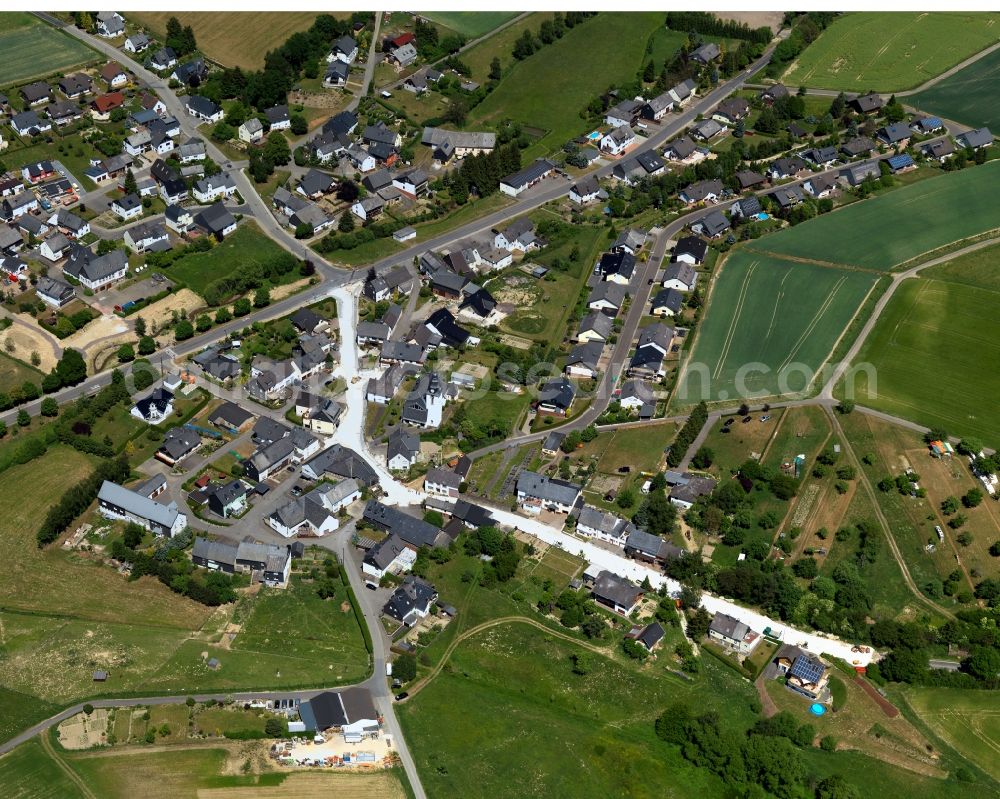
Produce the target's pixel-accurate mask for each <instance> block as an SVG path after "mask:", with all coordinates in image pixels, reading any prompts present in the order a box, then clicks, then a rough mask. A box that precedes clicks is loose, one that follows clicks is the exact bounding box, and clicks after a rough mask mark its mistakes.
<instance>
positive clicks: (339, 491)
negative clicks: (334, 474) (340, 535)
mask: <svg viewBox="0 0 1000 799" xmlns="http://www.w3.org/2000/svg"><path fill="white" fill-rule="evenodd" d="M312 493H313V494H316V495H317V496H318V497H319V498H320V501H322V503H323V505H324V507H326V508H327V509H328V510H330V511H331V512H333V513H339V512H340V511H342V510H343V509H344V508H347V507H348V506H350V505H351V504H352V503H354V502H357V501H358V500H359V499H361V486H360V485H359V484H358V481H357V480H355V479H354V478H352V477H349V478H347V479H346V480H338V481H337V482H336V483H323V484H322V485H320V486H317V488H316V489H314V490H313V492H312Z"/></svg>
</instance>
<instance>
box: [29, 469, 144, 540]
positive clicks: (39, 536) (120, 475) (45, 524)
mask: <svg viewBox="0 0 1000 799" xmlns="http://www.w3.org/2000/svg"><path fill="white" fill-rule="evenodd" d="M130 471H131V470H130V468H129V465H128V459H127V458H126V457H125V456H120V457H118V458H114V459H111V458H109V459H107V460H104V461H102V462H101V463H100V464H98V466H97V468H96V469H94V471H92V472H91V473H90V474H89V475H88V476H87V477H85V478H83V480H81V481H80V482H78V483H77V484H76V485H75V486H72V487H71V488H69V489H67V490H66V491H65V492H64V493H63V495H62V496H61V497H60V498H59V501H58V502H56V504H55V505H53V506H52V507H51V508H50V509H49V512H48V513H47V514H46V515H45V519H44V520H43V521H42V526H41V527H40V528H39V529H38V532H37V533H36V534H35V539H36V540H37V542H38V546H39V547H44V546H45V545H46V544H50V543H52V542H53V541H55V540H56V539H57V538H58V537H59V536H60V535H62V534H63V533H64V532H66V530H67V529H68V528H69V526H70V525H71V524H72V523H73V520H74V519H76V517H77V516H79V515H80V514H81V513H83V512H84V511H85V510H86V509H87V507H88V506H89V505H90V503H91V502H93V501H94V500H95V499H96V498H97V493H98V492H99V491H100V490H101V485H102V484H103V483H104V481H105V480H111V481H112V482H114V483H122V482H124V481H125V480H127V479H128V476H129V473H130Z"/></svg>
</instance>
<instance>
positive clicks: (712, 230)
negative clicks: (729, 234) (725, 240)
mask: <svg viewBox="0 0 1000 799" xmlns="http://www.w3.org/2000/svg"><path fill="white" fill-rule="evenodd" d="M693 225H700V226H701V229H702V232H704V234H705V235H706V236H718V235H721V234H722V233H725V232H726V231H727V230H729V228H730V224H729V220H728V219H726V217H725V215H724V214H723V213H722V211H720V210H719V209H718V208H715V209H713V210H711V211H709V212H708V213H707V214H705V216H703V217H701V219H698V220H696V221H695V222H694V223H692V226H693Z"/></svg>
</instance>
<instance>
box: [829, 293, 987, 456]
mask: <svg viewBox="0 0 1000 799" xmlns="http://www.w3.org/2000/svg"><path fill="white" fill-rule="evenodd" d="M998 302H1000V292H997V291H996V290H992V291H991V290H989V289H985V288H980V287H974V286H969V285H963V284H961V283H954V282H951V281H944V280H929V279H926V278H920V279H917V280H907V281H905V282H904V283H903V284H902V285H901V286H900V287H899V288H898V289H897V291H896V293H895V294H894V295H893V297H892V299H891V300H890V301H889V304H888V305H887V306H886V308H885V310H884V311H883V312H882V315H881V316H880V317H879V320H878V323H877V324H876V325H875V328H874V329H873V330H872V332H871V334H870V335H869V337H868V339H867V340H866V341H865V345H864V347H863V348H862V350H861V352H860V353H859V354H858V357H857V359H856V361H855V364H856V365H857V364H871V365H872V367H874V371H873V374H874V378H873V377H871V376H869V374H868V370H867V369H858V370H857V378H856V379H855V380H854V386H853V389H854V397H855V399H856V400H857V401H858V402H860V403H862V404H863V405H867V406H870V407H872V408H877V409H879V410H882V411H886V412H888V413H891V414H894V415H897V416H902V417H904V418H907V419H912V420H913V421H915V422H919V423H921V424H924V425H927V426H929V427H930V426H943V427H945V428H946V429H947V430H948V431H949V432H951V433H953V434H954V435H958V436H978V437H981V438H983V439H985V440H986V441H988V442H989V443H990V446H996V445H997V444H1000V417H998V416H997V414H996V413H994V412H992V411H991V409H993V408H995V407H996V404H995V403H996V396H997V392H998V391H1000V373H998V372H997V370H996V369H993V368H990V367H988V366H987V365H988V364H996V363H998V362H1000V319H998V318H997V315H996V307H997V303H998ZM839 390H841V391H843V390H844V388H843V387H839Z"/></svg>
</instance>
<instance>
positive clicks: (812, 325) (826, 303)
mask: <svg viewBox="0 0 1000 799" xmlns="http://www.w3.org/2000/svg"><path fill="white" fill-rule="evenodd" d="M846 282H847V276H846V275H845V276H844V277H842V278H840V280H838V281H837V282H836V283H834V285H833V288H832V289H831V290H830V293H829V294H827V295H826V299H825V300H823V303H822V305H820V306H819V308H818V309H817V311H816V313H815V314H813V318H812V319H810V320H809V324H808V325H806V328H805V330H803V331H802V335H800V336H799V338H798V341H796V342H795V345H794V346H793V347H792V348H791V349H790V350H789V351H788V355H786V356H785V360H783V361H782V362H781V364H780V365H779V366H778V369H777V371H778V372H779V374H780V373H781V372H782V371H783V370H784V369H785V367H786V366H788V364H790V363H791V362H792V359H793V358H795V356H796V355H797V354H798V352H799V350H800V349H802V345H803V344H805V343H806V341H807V340H808V338H809V336H811V335H812V332H813V330H815V329H816V325H818V324H819V323H820V320H821V319H822V318H823V316H824V315H825V314H826V312H827V311H828V310H830V306H831V305H833V301H834V299H836V297H837V292H839V291H840V288H841V286H843V285H844V283H846Z"/></svg>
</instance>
